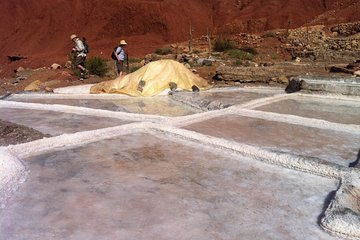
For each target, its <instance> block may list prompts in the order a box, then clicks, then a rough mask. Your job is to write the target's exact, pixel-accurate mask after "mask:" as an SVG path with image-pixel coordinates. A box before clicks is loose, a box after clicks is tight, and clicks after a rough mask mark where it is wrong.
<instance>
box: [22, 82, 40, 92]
mask: <svg viewBox="0 0 360 240" xmlns="http://www.w3.org/2000/svg"><path fill="white" fill-rule="evenodd" d="M43 85H44V84H43V82H41V81H40V80H35V81H34V82H32V83H30V84H29V85H27V86H26V87H25V89H24V91H29V92H35V91H41V90H42V89H43V88H44V86H43Z"/></svg>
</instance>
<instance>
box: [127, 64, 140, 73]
mask: <svg viewBox="0 0 360 240" xmlns="http://www.w3.org/2000/svg"><path fill="white" fill-rule="evenodd" d="M140 68H141V66H134V67H131V68H130V70H129V72H130V73H133V72H135V71H137V70H139V69H140Z"/></svg>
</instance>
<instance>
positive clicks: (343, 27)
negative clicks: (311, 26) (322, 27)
mask: <svg viewBox="0 0 360 240" xmlns="http://www.w3.org/2000/svg"><path fill="white" fill-rule="evenodd" d="M330 30H331V32H333V33H334V34H335V35H341V36H350V35H354V34H357V33H360V22H353V23H341V24H338V25H336V26H334V27H332V28H331V29H330Z"/></svg>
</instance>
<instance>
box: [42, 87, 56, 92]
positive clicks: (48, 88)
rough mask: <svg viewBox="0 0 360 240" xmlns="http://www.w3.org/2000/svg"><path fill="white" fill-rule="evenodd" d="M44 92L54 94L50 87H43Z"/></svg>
mask: <svg viewBox="0 0 360 240" xmlns="http://www.w3.org/2000/svg"><path fill="white" fill-rule="evenodd" d="M44 90H45V92H49V93H52V92H54V90H53V89H52V88H50V87H45V89H44Z"/></svg>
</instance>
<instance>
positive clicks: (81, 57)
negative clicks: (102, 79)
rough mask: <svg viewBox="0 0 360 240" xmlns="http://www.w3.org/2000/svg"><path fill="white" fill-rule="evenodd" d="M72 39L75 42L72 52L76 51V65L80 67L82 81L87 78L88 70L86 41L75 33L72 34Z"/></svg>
mask: <svg viewBox="0 0 360 240" xmlns="http://www.w3.org/2000/svg"><path fill="white" fill-rule="evenodd" d="M70 39H71V41H73V42H74V47H73V49H72V52H73V53H75V56H76V59H75V66H76V67H77V68H78V69H80V81H82V80H84V79H85V73H87V72H88V71H87V70H86V68H85V60H86V51H85V46H84V43H83V42H82V41H81V39H80V38H79V37H78V36H76V35H75V34H73V35H71V36H70Z"/></svg>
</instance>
